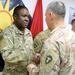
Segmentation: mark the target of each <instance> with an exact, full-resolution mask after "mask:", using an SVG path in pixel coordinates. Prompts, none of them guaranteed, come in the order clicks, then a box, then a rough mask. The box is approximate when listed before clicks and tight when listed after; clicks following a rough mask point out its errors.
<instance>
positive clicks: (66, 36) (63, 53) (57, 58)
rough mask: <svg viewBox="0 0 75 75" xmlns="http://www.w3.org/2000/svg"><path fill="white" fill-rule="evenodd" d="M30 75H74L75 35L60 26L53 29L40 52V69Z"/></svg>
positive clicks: (33, 68) (31, 70)
mask: <svg viewBox="0 0 75 75" xmlns="http://www.w3.org/2000/svg"><path fill="white" fill-rule="evenodd" d="M29 72H31V73H29V74H30V75H75V33H74V32H73V31H71V30H69V29H67V28H66V26H64V25H63V26H60V27H58V28H56V29H54V30H53V31H52V32H51V33H50V36H49V38H48V39H47V40H46V41H45V43H44V45H43V48H42V50H41V60H40V68H38V67H37V66H32V68H30V70H29Z"/></svg>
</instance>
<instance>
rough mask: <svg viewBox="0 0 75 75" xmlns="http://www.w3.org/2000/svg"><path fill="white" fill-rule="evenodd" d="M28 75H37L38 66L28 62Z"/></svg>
mask: <svg viewBox="0 0 75 75" xmlns="http://www.w3.org/2000/svg"><path fill="white" fill-rule="evenodd" d="M28 71H29V75H39V68H38V67H37V66H36V65H34V64H29V69H28Z"/></svg>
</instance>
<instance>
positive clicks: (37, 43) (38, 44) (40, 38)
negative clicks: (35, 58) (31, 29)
mask: <svg viewBox="0 0 75 75" xmlns="http://www.w3.org/2000/svg"><path fill="white" fill-rule="evenodd" d="M49 35H50V30H49V29H46V30H44V31H42V32H40V33H39V34H38V35H37V36H36V37H35V38H34V50H35V52H38V53H40V52H41V49H42V46H43V44H44V41H45V40H46V39H47V38H48V37H49Z"/></svg>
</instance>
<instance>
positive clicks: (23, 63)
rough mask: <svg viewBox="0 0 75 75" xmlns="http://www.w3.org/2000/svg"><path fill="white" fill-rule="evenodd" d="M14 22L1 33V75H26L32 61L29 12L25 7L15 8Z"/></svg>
mask: <svg viewBox="0 0 75 75" xmlns="http://www.w3.org/2000/svg"><path fill="white" fill-rule="evenodd" d="M13 18H14V22H13V24H12V25H10V26H9V27H7V28H5V29H4V30H3V31H2V32H1V36H2V38H1V39H0V52H1V54H2V57H3V59H4V61H5V66H4V70H3V75H28V72H27V69H26V67H27V65H28V64H29V63H30V62H31V61H32V59H33V54H34V51H33V50H34V49H33V39H32V35H31V33H30V31H29V30H28V29H27V28H26V27H27V25H28V23H29V12H28V9H27V8H26V7H25V6H17V7H16V8H15V9H14V13H13Z"/></svg>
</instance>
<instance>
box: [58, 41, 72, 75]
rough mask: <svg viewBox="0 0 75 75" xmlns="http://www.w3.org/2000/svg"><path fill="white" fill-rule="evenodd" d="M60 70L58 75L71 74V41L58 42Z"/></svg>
mask: <svg viewBox="0 0 75 75" xmlns="http://www.w3.org/2000/svg"><path fill="white" fill-rule="evenodd" d="M58 45H59V51H60V55H59V56H60V61H61V63H60V71H59V75H72V67H73V66H72V64H73V53H72V51H71V49H70V46H71V43H70V42H68V43H65V44H64V43H62V42H59V43H58Z"/></svg>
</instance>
